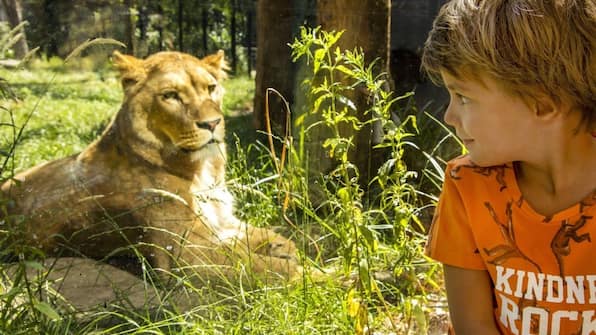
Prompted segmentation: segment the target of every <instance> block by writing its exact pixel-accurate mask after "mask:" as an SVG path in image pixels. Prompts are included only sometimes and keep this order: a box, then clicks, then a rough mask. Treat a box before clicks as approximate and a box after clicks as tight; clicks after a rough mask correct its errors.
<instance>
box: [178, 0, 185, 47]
mask: <svg viewBox="0 0 596 335" xmlns="http://www.w3.org/2000/svg"><path fill="white" fill-rule="evenodd" d="M177 23H178V50H179V51H184V1H183V0H178V22H177Z"/></svg>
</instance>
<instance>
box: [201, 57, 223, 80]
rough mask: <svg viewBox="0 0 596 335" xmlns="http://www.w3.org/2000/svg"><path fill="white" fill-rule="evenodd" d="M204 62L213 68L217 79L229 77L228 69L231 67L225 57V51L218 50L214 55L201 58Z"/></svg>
mask: <svg viewBox="0 0 596 335" xmlns="http://www.w3.org/2000/svg"><path fill="white" fill-rule="evenodd" d="M201 62H203V64H205V65H207V66H208V67H210V68H211V69H213V72H212V73H211V74H213V75H214V76H215V78H216V79H217V80H221V79H225V78H227V77H228V74H227V72H226V71H227V70H229V69H230V67H229V66H228V62H226V60H225V57H224V51H223V50H218V51H217V52H216V53H214V54H212V55H208V56H205V57H203V58H202V59H201Z"/></svg>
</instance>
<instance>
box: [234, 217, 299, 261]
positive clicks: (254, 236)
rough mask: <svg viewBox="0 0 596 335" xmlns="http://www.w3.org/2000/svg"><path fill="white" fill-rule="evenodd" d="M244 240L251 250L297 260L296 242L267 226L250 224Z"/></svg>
mask: <svg viewBox="0 0 596 335" xmlns="http://www.w3.org/2000/svg"><path fill="white" fill-rule="evenodd" d="M244 242H245V243H246V244H247V246H248V249H249V251H250V252H253V253H257V254H261V255H265V256H271V257H277V258H281V259H288V260H296V258H297V255H298V253H297V249H296V245H295V244H294V242H292V241H290V240H289V239H287V238H285V237H283V236H281V235H280V234H278V233H276V232H274V231H273V230H270V229H266V228H259V227H253V226H250V225H248V228H247V234H246V241H244Z"/></svg>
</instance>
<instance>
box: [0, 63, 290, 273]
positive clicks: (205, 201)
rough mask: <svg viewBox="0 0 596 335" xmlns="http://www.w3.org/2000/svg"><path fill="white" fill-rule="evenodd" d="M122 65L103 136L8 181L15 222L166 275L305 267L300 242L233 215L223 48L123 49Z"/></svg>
mask: <svg viewBox="0 0 596 335" xmlns="http://www.w3.org/2000/svg"><path fill="white" fill-rule="evenodd" d="M113 64H114V66H115V68H116V69H117V70H118V71H119V73H120V78H121V83H122V87H123V89H124V101H123V103H122V106H121V108H120V111H119V112H118V113H117V115H116V116H115V117H114V119H113V120H112V122H111V123H110V125H109V126H108V127H107V129H106V130H105V131H104V132H103V134H102V135H101V137H99V138H98V139H97V140H96V141H95V142H93V143H92V144H90V145H89V146H88V147H87V148H86V149H85V150H84V151H83V152H81V153H79V154H76V155H73V156H70V157H67V158H63V159H59V160H56V161H52V162H49V163H45V164H42V165H39V166H36V167H34V168H31V169H30V170H27V171H25V172H22V173H20V174H17V175H16V176H15V177H14V179H13V180H10V181H8V182H6V183H4V184H3V185H2V188H1V189H2V192H3V196H4V197H7V198H9V199H10V201H9V203H8V204H9V205H8V208H7V211H8V219H9V220H8V221H9V222H12V228H11V229H13V230H19V232H20V233H21V234H20V235H21V238H23V239H24V241H25V243H28V244H31V245H33V246H35V247H39V248H40V249H41V250H43V251H44V252H45V253H46V254H47V255H53V256H61V255H62V256H63V255H67V254H69V255H73V254H74V255H84V256H87V257H92V258H95V259H101V260H107V259H109V258H110V257H119V256H122V255H132V256H143V257H142V258H144V259H145V260H147V261H148V262H149V264H150V265H152V266H153V268H155V269H160V270H162V271H164V272H169V271H171V270H173V269H178V270H179V269H183V268H188V267H194V268H195V270H196V273H198V274H201V275H202V274H203V273H207V272H211V273H210V274H213V273H214V272H215V273H216V274H219V272H221V273H223V274H226V275H229V274H230V273H233V271H234V270H235V269H238V266H239V265H240V267H243V268H248V269H249V270H252V271H254V272H257V273H261V274H264V273H270V272H273V273H277V274H280V275H281V276H285V277H290V276H292V275H293V274H295V273H296V271H297V269H298V268H299V267H298V265H297V262H296V259H295V257H296V250H295V246H294V244H293V242H291V241H289V240H288V239H286V238H284V237H282V236H280V235H278V234H277V233H275V232H273V231H271V230H268V229H263V228H256V227H253V226H250V225H248V224H245V223H243V222H241V221H239V220H238V219H237V218H236V217H235V216H234V215H233V208H232V200H233V199H232V196H231V194H230V193H229V192H228V190H227V189H226V185H225V180H224V168H225V163H226V155H225V144H224V119H223V114H222V98H223V88H222V86H221V84H220V82H221V80H222V79H223V78H224V77H225V76H226V73H225V67H226V64H225V61H224V55H223V51H220V52H218V53H216V54H214V55H210V56H207V57H205V58H202V59H197V58H195V57H193V56H191V55H188V54H184V53H179V52H160V53H157V54H154V55H152V56H150V57H148V58H146V59H144V60H142V59H138V58H135V57H133V56H128V55H123V54H121V53H119V52H117V51H116V52H114V54H113ZM17 219H19V220H17ZM212 265H220V266H212Z"/></svg>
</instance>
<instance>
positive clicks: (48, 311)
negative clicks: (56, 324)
mask: <svg viewBox="0 0 596 335" xmlns="http://www.w3.org/2000/svg"><path fill="white" fill-rule="evenodd" d="M34 306H35V309H37V310H38V311H40V312H41V313H42V314H44V315H45V316H47V317H48V318H50V319H52V320H59V319H60V314H58V312H56V311H55V310H54V309H53V308H52V306H50V305H49V304H48V303H45V302H42V301H37V302H35V303H34Z"/></svg>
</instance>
